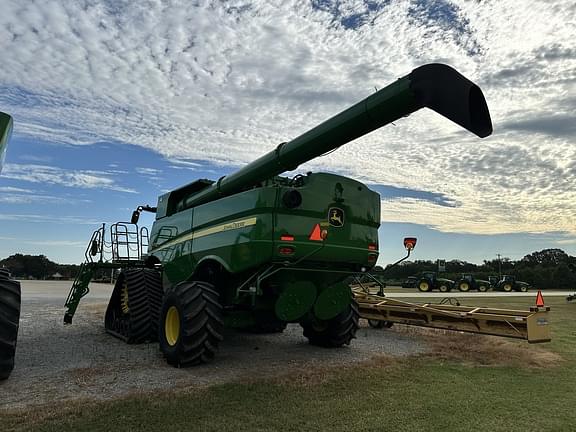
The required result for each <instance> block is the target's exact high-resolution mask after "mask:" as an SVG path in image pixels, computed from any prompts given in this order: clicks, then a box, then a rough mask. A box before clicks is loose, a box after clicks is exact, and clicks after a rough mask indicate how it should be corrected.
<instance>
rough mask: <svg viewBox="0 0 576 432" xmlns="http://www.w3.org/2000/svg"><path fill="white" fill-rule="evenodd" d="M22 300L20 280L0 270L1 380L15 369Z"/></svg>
mask: <svg viewBox="0 0 576 432" xmlns="http://www.w3.org/2000/svg"><path fill="white" fill-rule="evenodd" d="M20 302H21V292H20V282H17V281H15V280H14V279H12V278H11V277H10V275H9V273H8V272H6V271H2V270H0V380H4V379H6V378H8V377H9V376H10V374H11V373H12V370H13V369H14V357H15V355H16V343H17V340H18V327H19V323H20Z"/></svg>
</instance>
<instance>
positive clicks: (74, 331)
mask: <svg viewBox="0 0 576 432" xmlns="http://www.w3.org/2000/svg"><path fill="white" fill-rule="evenodd" d="M69 286H70V285H69V283H64V282H56V283H49V284H45V285H43V284H42V283H40V282H35V283H32V284H31V283H28V282H26V283H24V285H23V303H22V316H21V321H20V334H19V338H18V348H17V354H16V367H15V369H14V371H13V373H12V375H11V377H10V378H9V379H8V380H6V381H4V382H1V383H0V410H11V409H18V408H25V407H29V406H33V405H45V404H55V403H60V402H64V401H70V400H77V399H88V400H90V399H92V400H105V399H110V398H115V397H121V396H125V395H127V394H133V393H138V392H150V391H155V390H163V389H173V388H194V387H202V386H206V385H211V384H217V383H226V382H232V381H238V380H244V379H253V378H268V377H274V376H276V375H279V374H285V373H286V372H288V371H290V370H298V371H303V370H307V369H309V368H318V367H323V366H339V365H350V364H356V363H361V362H363V361H367V360H370V359H372V358H374V357H377V356H380V355H383V354H384V355H386V356H392V357H396V356H397V357H401V356H406V355H411V354H416V353H421V352H424V351H426V350H427V349H428V348H427V347H426V345H425V344H424V343H423V342H422V340H421V339H420V338H418V337H417V336H416V335H411V334H403V333H401V332H395V331H386V330H375V329H371V328H369V327H362V328H361V329H360V330H359V331H358V333H357V338H356V339H355V340H354V341H353V342H352V344H351V346H349V347H343V348H340V349H323V348H318V347H313V346H311V345H309V344H308V343H307V340H306V339H305V338H304V337H303V336H302V331H301V328H300V326H298V325H289V326H288V328H287V329H286V331H285V332H284V333H283V334H272V335H254V334H244V333H238V332H233V331H230V332H228V333H227V334H226V335H225V340H224V342H223V343H222V344H221V346H220V351H219V355H218V356H217V358H216V360H215V361H214V362H212V363H210V364H208V365H204V366H200V367H193V368H187V369H176V368H173V367H171V366H169V365H167V364H166V362H165V361H164V359H163V358H162V355H161V353H160V351H159V349H158V344H144V345H126V344H125V343H124V342H122V341H120V340H118V339H115V338H114V337H112V336H110V335H108V334H106V333H105V332H104V326H103V321H104V311H105V307H106V303H105V302H104V301H103V299H104V298H106V296H107V291H108V290H109V289H110V287H109V286H105V285H103V286H98V287H96V288H97V289H95V290H94V291H95V292H94V293H93V296H92V297H90V296H89V297H87V298H86V299H85V300H83V302H82V304H81V306H80V308H79V309H78V312H77V313H76V317H75V319H74V324H72V325H69V326H64V325H63V324H62V318H63V313H64V308H63V306H62V305H63V303H64V299H65V294H66V291H67V289H68V288H69Z"/></svg>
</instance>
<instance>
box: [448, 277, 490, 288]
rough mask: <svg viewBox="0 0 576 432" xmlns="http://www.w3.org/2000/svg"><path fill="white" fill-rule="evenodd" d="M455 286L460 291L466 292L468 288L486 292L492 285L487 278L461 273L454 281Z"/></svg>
mask: <svg viewBox="0 0 576 432" xmlns="http://www.w3.org/2000/svg"><path fill="white" fill-rule="evenodd" d="M455 286H456V288H458V290H459V291H461V292H468V291H470V290H478V291H480V292H486V291H488V290H489V289H490V288H491V287H492V283H491V282H490V281H487V280H482V279H476V278H475V277H474V276H472V275H471V274H463V275H462V277H461V278H460V279H458V280H457V281H456V284H455Z"/></svg>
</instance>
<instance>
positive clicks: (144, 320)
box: [104, 268, 163, 344]
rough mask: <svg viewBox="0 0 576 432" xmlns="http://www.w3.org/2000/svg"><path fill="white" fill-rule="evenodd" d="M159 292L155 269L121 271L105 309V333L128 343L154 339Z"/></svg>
mask: <svg viewBox="0 0 576 432" xmlns="http://www.w3.org/2000/svg"><path fill="white" fill-rule="evenodd" d="M162 295H163V292H162V279H161V275H160V272H158V271H157V270H154V269H148V268H139V269H126V270H124V271H122V273H120V276H119V277H118V279H117V280H116V285H114V290H113V291H112V297H111V298H110V303H109V304H108V308H107V309H106V316H105V319H104V327H105V329H106V332H108V333H110V334H111V335H113V336H116V337H118V338H120V339H122V340H124V341H125V342H126V343H129V344H137V343H143V342H154V341H156V340H157V337H158V321H159V318H160V307H161V305H162Z"/></svg>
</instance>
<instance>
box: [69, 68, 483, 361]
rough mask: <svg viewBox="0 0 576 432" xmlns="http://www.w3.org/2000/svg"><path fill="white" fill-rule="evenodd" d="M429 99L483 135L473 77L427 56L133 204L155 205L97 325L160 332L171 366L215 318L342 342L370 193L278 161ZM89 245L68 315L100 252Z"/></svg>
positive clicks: (327, 145) (352, 316)
mask: <svg viewBox="0 0 576 432" xmlns="http://www.w3.org/2000/svg"><path fill="white" fill-rule="evenodd" d="M425 106H426V107H428V108H431V109H432V110H434V111H436V112H438V113H439V114H441V115H443V116H445V117H447V118H449V119H450V120H452V121H454V122H455V123H457V124H458V125H460V126H462V127H464V128H465V129H467V130H469V131H471V132H473V133H475V134H476V135H478V136H479V137H485V136H488V135H490V133H491V132H492V125H491V121H490V115H489V112H488V107H487V106H486V102H485V100H484V96H483V94H482V92H481V90H480V89H479V88H478V87H477V86H476V85H475V84H473V83H472V82H470V81H469V80H467V79H466V78H465V77H463V76H462V75H460V74H459V73H458V72H456V71H455V70H454V69H452V68H450V67H448V66H445V65H439V64H431V65H425V66H422V67H419V68H417V69H415V70H414V71H412V73H410V74H409V75H407V76H405V77H403V78H400V79H398V80H397V81H396V82H394V83H393V84H391V85H389V86H387V87H385V88H384V89H382V90H379V91H377V92H376V93H374V94H372V95H371V96H369V97H367V98H366V99H364V100H362V101H361V102H359V103H358V104H356V105H354V106H352V107H350V108H348V109H347V110H345V111H343V112H341V113H340V114H338V115H336V116H334V117H333V118H331V119H329V120H327V121H325V122H324V123H322V124H320V125H319V126H317V127H315V128H313V129H312V130H310V131H308V132H305V133H304V134H303V135H301V136H299V137H297V138H295V139H293V140H292V141H289V142H286V143H282V144H280V145H278V147H277V148H276V149H275V150H273V151H271V152H269V153H267V154H265V155H264V156H262V157H260V158H259V159H257V160H255V161H254V162H252V163H250V164H248V165H246V166H245V167H243V168H241V169H240V170H238V171H236V172H234V173H232V174H230V175H228V176H225V177H222V178H220V179H219V180H217V181H213V180H205V179H200V180H196V181H194V182H192V183H190V184H187V185H185V186H183V187H181V188H178V189H176V190H173V191H171V192H168V193H166V194H164V195H162V196H160V197H159V199H158V204H157V206H156V207H149V206H141V207H139V208H138V209H137V211H136V212H135V213H134V215H133V219H132V223H133V225H135V224H136V223H137V221H138V216H139V214H140V212H141V211H144V210H145V211H151V212H153V213H155V214H156V218H155V221H154V223H153V226H152V229H151V231H150V243H149V246H148V252H147V253H146V254H144V255H143V256H141V257H140V256H139V257H138V259H137V260H129V259H124V258H125V257H121V256H119V255H117V256H116V259H115V260H113V262H111V263H109V264H110V265H111V266H116V267H118V266H123V270H122V272H121V274H120V276H119V278H118V281H117V283H116V285H115V287H114V290H113V293H112V297H111V299H110V303H109V305H108V308H107V311H106V315H105V328H106V331H107V332H109V333H111V334H113V335H115V336H117V337H119V338H121V339H123V340H125V341H126V342H128V343H141V342H146V341H154V340H159V345H160V349H161V351H162V353H163V354H164V356H165V358H166V359H167V361H168V362H169V363H170V364H172V365H175V366H190V365H196V364H200V363H205V362H208V361H210V360H211V359H213V358H214V356H215V354H216V351H217V349H218V345H219V343H220V342H221V340H222V338H223V329H224V327H232V328H236V329H241V330H246V331H254V332H281V331H282V330H283V329H284V328H285V327H286V324H287V323H299V324H300V325H301V327H302V328H303V334H304V336H305V337H306V338H307V339H308V341H309V342H310V343H311V344H314V345H319V346H324V347H339V346H342V345H345V344H349V343H350V341H351V340H352V339H353V338H354V337H355V333H356V330H357V328H358V319H359V313H358V306H357V304H356V302H355V301H354V300H353V299H352V292H351V289H350V287H349V286H348V285H347V284H346V283H344V281H345V280H346V279H347V278H348V277H349V276H351V275H357V274H359V273H365V272H368V271H370V270H371V269H372V268H373V267H374V265H375V264H376V261H377V258H378V254H379V252H378V227H379V225H380V217H381V215H380V196H379V195H378V194H377V193H376V192H374V191H372V190H370V189H369V188H368V187H367V186H366V185H365V184H363V183H360V182H358V181H356V180H353V179H350V178H347V177H343V176H339V175H334V174H329V173H307V174H305V175H301V174H299V175H296V176H294V177H292V178H287V177H280V176H279V174H281V173H283V172H286V171H293V170H295V169H296V168H297V167H298V166H299V165H300V164H302V163H305V162H307V161H309V160H311V159H314V158H316V157H318V156H321V155H323V154H325V153H327V152H329V151H332V150H334V149H337V148H338V147H340V146H341V145H343V144H345V143H347V142H350V141H352V140H354V139H355V138H358V137H360V136H363V135H365V134H367V133H369V132H371V131H373V130H376V129H378V128H380V127H382V126H384V125H386V124H389V123H391V122H393V121H395V120H397V119H400V118H402V117H404V116H406V115H408V114H410V113H412V112H414V111H416V110H419V109H420V108H423V107H425ZM136 227H137V225H136ZM127 229H128V228H127V227H126V226H124V225H122V224H120V223H119V224H116V228H115V230H116V231H115V232H116V238H119V237H118V232H119V231H118V230H120V233H121V234H122V235H124V234H125V236H126V237H127V238H129V237H130V235H128V234H127V232H128V231H125V230H127ZM123 233H124V234H123ZM95 234H96V233H95ZM101 238H102V237H101V236H100V235H99V234H98V235H96V237H94V238H93V241H92V242H91V246H90V248H89V250H88V251H87V252H89V255H90V256H100V257H101V256H102V255H101V254H102V252H103V249H104V247H105V246H106V245H105V243H104V242H103V241H102V240H101ZM146 238H148V237H147V236H146ZM128 243H129V242H128V241H126V245H125V246H128V249H130V248H129V245H128ZM142 244H144V242H139V243H138V247H140V246H141V245H142ZM116 252H117V251H116ZM113 253H114V251H113ZM87 258H88V260H87V262H86V263H85V265H84V267H83V270H82V272H81V274H80V275H79V276H78V278H77V280H76V281H75V282H74V285H73V287H72V290H71V292H70V295H69V297H68V300H67V302H66V306H67V312H66V314H65V318H64V319H65V322H66V323H71V322H72V318H73V315H74V312H75V310H76V308H77V306H78V302H79V300H80V298H81V297H82V296H83V295H85V294H86V293H87V292H88V288H87V287H88V283H89V282H90V279H91V277H92V274H93V272H94V271H95V269H97V268H100V267H102V266H104V265H105V264H104V263H102V262H100V261H99V260H98V259H95V260H91V259H90V257H87Z"/></svg>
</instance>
